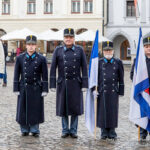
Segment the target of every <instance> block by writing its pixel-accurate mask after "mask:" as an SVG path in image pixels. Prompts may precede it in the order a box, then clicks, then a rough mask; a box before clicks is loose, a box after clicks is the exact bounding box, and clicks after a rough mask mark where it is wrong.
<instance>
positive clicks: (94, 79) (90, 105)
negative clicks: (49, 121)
mask: <svg viewBox="0 0 150 150" xmlns="http://www.w3.org/2000/svg"><path fill="white" fill-rule="evenodd" d="M98 34H99V31H98V30H97V31H96V36H95V41H94V44H93V48H92V52H91V57H90V64H89V88H88V90H87V94H86V104H85V123H86V127H87V128H88V130H89V131H90V133H93V131H94V128H95V118H94V114H95V112H94V95H93V93H92V88H93V87H95V86H97V84H98Z"/></svg>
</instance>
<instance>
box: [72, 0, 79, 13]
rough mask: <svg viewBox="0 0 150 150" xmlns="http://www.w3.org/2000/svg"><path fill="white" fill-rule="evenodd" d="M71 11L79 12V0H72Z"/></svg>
mask: <svg viewBox="0 0 150 150" xmlns="http://www.w3.org/2000/svg"><path fill="white" fill-rule="evenodd" d="M71 8H72V13H80V0H72V7H71Z"/></svg>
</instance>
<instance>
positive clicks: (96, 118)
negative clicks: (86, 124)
mask: <svg viewBox="0 0 150 150" xmlns="http://www.w3.org/2000/svg"><path fill="white" fill-rule="evenodd" d="M96 93H97V86H96ZM94 102H95V131H94V137H95V140H96V128H97V96H96V98H95V101H94Z"/></svg>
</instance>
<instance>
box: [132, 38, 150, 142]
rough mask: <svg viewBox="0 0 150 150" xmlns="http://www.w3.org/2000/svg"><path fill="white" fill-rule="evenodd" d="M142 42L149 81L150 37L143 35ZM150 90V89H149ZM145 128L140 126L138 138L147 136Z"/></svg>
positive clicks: (143, 138)
mask: <svg viewBox="0 0 150 150" xmlns="http://www.w3.org/2000/svg"><path fill="white" fill-rule="evenodd" d="M143 44H144V52H145V56H146V65H147V70H148V76H149V81H150V37H145V38H144V39H143ZM135 60H136V59H134V62H133V65H132V69H131V72H130V79H131V80H133V75H134V66H135ZM149 92H150V89H149ZM147 134H148V132H147V130H145V129H143V128H140V139H141V140H145V139H146V137H147Z"/></svg>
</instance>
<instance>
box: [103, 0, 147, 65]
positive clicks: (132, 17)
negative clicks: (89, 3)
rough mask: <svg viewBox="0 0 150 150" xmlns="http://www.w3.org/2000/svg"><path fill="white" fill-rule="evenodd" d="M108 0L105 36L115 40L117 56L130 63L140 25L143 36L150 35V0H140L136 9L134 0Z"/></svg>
mask: <svg viewBox="0 0 150 150" xmlns="http://www.w3.org/2000/svg"><path fill="white" fill-rule="evenodd" d="M107 2H108V3H107V8H106V9H107V13H108V14H107V21H106V24H105V25H106V28H105V36H106V37H108V38H109V39H110V40H112V41H113V42H114V49H115V56H116V57H118V58H120V59H121V60H123V62H124V63H127V64H130V63H131V62H132V59H133V58H134V57H135V54H136V50H137V45H138V37H139V27H142V31H143V37H145V36H147V35H150V1H149V0H138V5H137V9H136V10H135V6H134V0H107ZM132 56H133V57H132Z"/></svg>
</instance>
